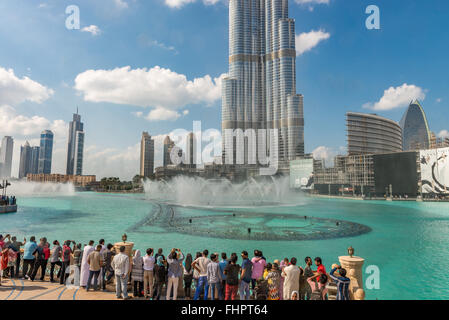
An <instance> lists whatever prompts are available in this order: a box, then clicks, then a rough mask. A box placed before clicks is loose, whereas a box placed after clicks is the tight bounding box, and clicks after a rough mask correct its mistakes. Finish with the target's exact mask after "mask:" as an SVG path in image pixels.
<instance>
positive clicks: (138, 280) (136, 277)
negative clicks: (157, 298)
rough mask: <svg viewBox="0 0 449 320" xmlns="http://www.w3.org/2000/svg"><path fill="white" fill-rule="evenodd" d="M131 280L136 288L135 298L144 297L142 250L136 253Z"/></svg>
mask: <svg viewBox="0 0 449 320" xmlns="http://www.w3.org/2000/svg"><path fill="white" fill-rule="evenodd" d="M131 280H132V281H133V286H134V298H136V297H143V294H142V292H143V258H142V254H141V253H140V250H136V252H135V253H134V257H133V267H132V271H131Z"/></svg>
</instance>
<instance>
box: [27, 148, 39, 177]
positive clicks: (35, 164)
mask: <svg viewBox="0 0 449 320" xmlns="http://www.w3.org/2000/svg"><path fill="white" fill-rule="evenodd" d="M39 153H40V147H38V146H36V147H31V160H30V171H29V172H27V173H33V174H36V173H39V172H38V171H39Z"/></svg>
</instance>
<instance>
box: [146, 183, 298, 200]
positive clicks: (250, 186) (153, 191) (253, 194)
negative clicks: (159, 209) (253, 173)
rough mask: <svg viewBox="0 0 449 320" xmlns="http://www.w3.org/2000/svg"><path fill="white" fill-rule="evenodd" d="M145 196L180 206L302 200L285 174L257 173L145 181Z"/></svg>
mask: <svg viewBox="0 0 449 320" xmlns="http://www.w3.org/2000/svg"><path fill="white" fill-rule="evenodd" d="M144 190H145V194H146V197H147V198H148V199H151V200H156V201H163V202H169V203H174V204H178V205H183V206H211V207H236V206H264V205H265V206H270V205H295V204H302V203H304V201H305V199H304V197H303V196H302V195H301V194H300V193H298V192H295V191H293V190H291V189H290V187H289V178H288V177H281V178H279V177H278V178H275V177H271V176H268V177H259V178H258V179H257V180H256V179H254V178H250V179H249V180H247V181H245V182H243V183H238V184H234V183H231V182H230V181H229V180H227V179H211V180H206V179H203V178H199V177H183V176H179V177H175V178H173V179H171V180H170V181H164V180H162V181H146V182H145V183H144Z"/></svg>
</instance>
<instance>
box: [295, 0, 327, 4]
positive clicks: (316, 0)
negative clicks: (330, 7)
mask: <svg viewBox="0 0 449 320" xmlns="http://www.w3.org/2000/svg"><path fill="white" fill-rule="evenodd" d="M295 2H296V3H298V4H329V3H330V0H295Z"/></svg>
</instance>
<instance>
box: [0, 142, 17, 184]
mask: <svg viewBox="0 0 449 320" xmlns="http://www.w3.org/2000/svg"><path fill="white" fill-rule="evenodd" d="M13 149H14V139H13V138H12V137H10V136H5V137H3V140H2V146H1V149H0V177H1V178H10V177H11V167H12V153H13Z"/></svg>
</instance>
